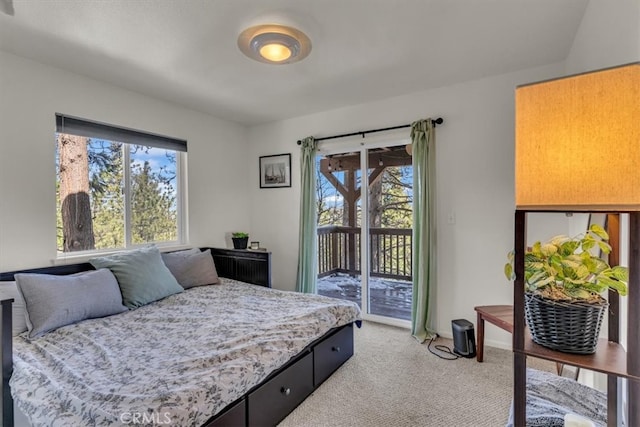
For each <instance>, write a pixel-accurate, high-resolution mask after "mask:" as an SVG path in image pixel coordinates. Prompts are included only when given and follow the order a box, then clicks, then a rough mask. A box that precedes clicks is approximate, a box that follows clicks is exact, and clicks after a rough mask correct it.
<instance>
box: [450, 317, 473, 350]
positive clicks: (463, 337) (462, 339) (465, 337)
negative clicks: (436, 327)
mask: <svg viewBox="0 0 640 427" xmlns="http://www.w3.org/2000/svg"><path fill="white" fill-rule="evenodd" d="M451 329H452V333H453V352H454V353H456V354H458V355H460V356H462V357H475V356H476V338H475V333H474V330H473V323H471V322H469V321H468V320H466V319H456V320H452V321H451Z"/></svg>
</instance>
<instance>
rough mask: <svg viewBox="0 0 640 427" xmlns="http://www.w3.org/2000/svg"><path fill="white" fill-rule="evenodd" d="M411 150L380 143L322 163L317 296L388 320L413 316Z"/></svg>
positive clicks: (326, 158) (325, 157)
mask: <svg viewBox="0 0 640 427" xmlns="http://www.w3.org/2000/svg"><path fill="white" fill-rule="evenodd" d="M409 153H410V151H409V150H407V148H406V147H405V145H389V144H385V145H381V144H378V145H375V146H374V145H370V146H362V147H360V149H359V150H356V151H338V152H328V153H323V154H322V155H319V156H318V159H317V162H318V164H317V165H318V177H317V191H318V194H317V196H318V253H317V255H318V273H319V275H318V293H320V294H322V295H327V296H333V297H337V298H343V299H348V300H351V301H355V302H357V303H358V304H359V305H360V307H361V308H362V310H363V313H364V315H365V316H367V317H370V318H379V319H382V320H383V321H384V319H392V320H396V321H401V322H402V321H408V320H410V319H411V234H412V230H411V222H412V196H413V192H412V188H411V185H412V167H411V156H410V154H409ZM363 176H364V177H366V179H364V180H363ZM390 323H394V322H393V321H391V322H390Z"/></svg>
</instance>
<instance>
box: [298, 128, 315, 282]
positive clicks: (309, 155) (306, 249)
mask: <svg viewBox="0 0 640 427" xmlns="http://www.w3.org/2000/svg"><path fill="white" fill-rule="evenodd" d="M316 151H317V144H316V141H315V139H313V137H312V136H309V137H307V138H304V139H303V140H302V148H301V151H300V178H301V184H300V232H299V234H298V236H299V237H298V238H299V242H298V281H297V283H296V290H297V291H298V292H304V293H309V294H315V293H317V283H316V279H317V273H316V269H317V266H316V247H317V232H316V225H317V222H316Z"/></svg>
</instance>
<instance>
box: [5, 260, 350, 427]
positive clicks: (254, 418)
mask: <svg viewBox="0 0 640 427" xmlns="http://www.w3.org/2000/svg"><path fill="white" fill-rule="evenodd" d="M205 249H211V255H212V256H213V259H214V262H215V264H216V269H217V270H218V274H219V275H220V276H221V277H227V278H230V279H236V280H241V281H243V282H248V283H252V284H256V285H260V286H265V287H271V254H270V253H268V252H257V251H245V250H234V249H220V248H202V250H205ZM93 269H94V268H93V266H92V265H91V264H89V263H81V264H69V265H61V266H55V267H45V268H36V269H29V270H21V271H12V272H8V273H0V281H11V280H14V274H16V273H27V272H28V273H42V274H56V275H66V274H74V273H79V272H82V271H87V270H93ZM12 302H13V300H12V299H9V300H3V301H2V302H1V307H2V311H1V314H0V321H1V324H0V340H1V342H2V353H1V355H0V357H1V359H2V425H3V426H5V427H12V426H13V425H14V413H13V399H12V397H11V389H10V387H9V379H10V378H11V374H12V372H13V357H12V353H13V337H12V333H11V323H12V321H11V319H12V318H11V304H12ZM352 355H353V324H349V325H345V326H342V327H340V328H335V329H332V330H331V331H329V332H327V333H326V334H325V335H324V336H323V337H321V338H319V339H318V340H316V341H314V342H313V343H311V344H310V345H308V346H307V347H306V348H305V349H304V350H303V351H301V352H300V353H299V354H298V355H296V356H295V357H293V358H292V359H291V360H289V362H287V363H286V364H285V365H284V366H282V367H281V368H280V369H278V370H277V371H275V372H273V373H272V374H270V375H269V376H268V377H267V378H266V379H265V380H264V381H262V382H261V383H260V384H258V385H257V386H255V387H253V388H252V389H250V390H248V391H247V393H245V395H243V396H242V397H241V398H240V399H238V400H237V401H235V402H233V403H232V404H230V405H228V406H227V407H226V408H224V409H223V410H222V411H219V412H218V413H217V414H216V415H214V416H213V417H212V418H211V419H209V420H208V421H207V422H206V423H205V424H204V426H205V427H220V426H256V425H260V426H266V425H275V424H277V423H278V422H280V421H281V420H282V419H284V418H285V417H286V416H287V415H288V414H289V413H291V411H293V410H294V409H295V408H296V407H297V406H298V405H299V404H300V403H301V402H302V401H303V400H304V399H306V398H307V396H309V395H310V394H311V393H312V392H313V391H314V390H315V389H316V388H317V387H318V386H319V385H320V384H322V383H323V382H324V381H325V380H326V379H327V378H329V376H331V374H333V372H335V371H336V370H337V369H338V368H339V367H340V366H341V365H342V364H343V363H344V362H345V361H347V360H348V359H349V358H350V357H351V356H352Z"/></svg>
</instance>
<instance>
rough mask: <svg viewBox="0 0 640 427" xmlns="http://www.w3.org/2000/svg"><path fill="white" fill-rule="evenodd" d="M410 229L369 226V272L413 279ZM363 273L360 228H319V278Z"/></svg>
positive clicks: (373, 274) (382, 275)
mask: <svg viewBox="0 0 640 427" xmlns="http://www.w3.org/2000/svg"><path fill="white" fill-rule="evenodd" d="M411 236H412V230H411V229H406V228H405V229H402V228H370V229H369V246H370V253H371V256H370V260H369V262H370V265H369V274H370V275H371V276H373V277H386V278H390V279H399V280H411V278H412V271H411ZM333 273H347V274H360V273H361V268H360V228H359V227H343V226H324V227H318V277H324V276H328V275H330V274H333Z"/></svg>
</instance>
